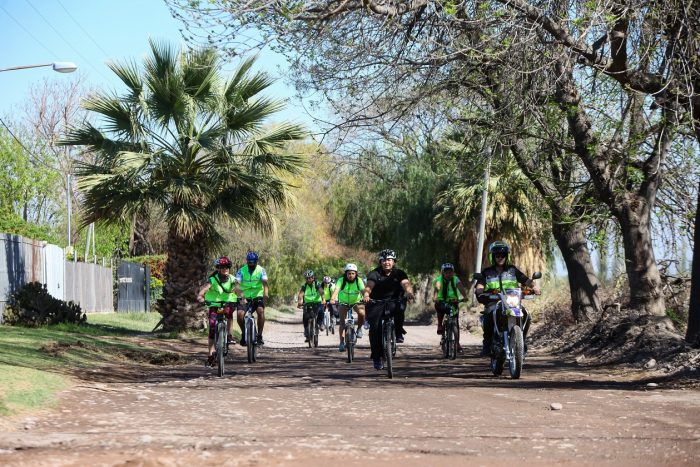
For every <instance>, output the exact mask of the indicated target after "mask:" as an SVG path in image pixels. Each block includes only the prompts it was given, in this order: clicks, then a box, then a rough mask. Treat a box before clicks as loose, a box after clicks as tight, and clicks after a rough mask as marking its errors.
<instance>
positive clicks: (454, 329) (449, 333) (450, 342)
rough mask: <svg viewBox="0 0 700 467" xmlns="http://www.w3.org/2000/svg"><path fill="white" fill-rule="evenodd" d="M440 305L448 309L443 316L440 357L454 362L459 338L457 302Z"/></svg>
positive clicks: (452, 301)
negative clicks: (444, 305)
mask: <svg viewBox="0 0 700 467" xmlns="http://www.w3.org/2000/svg"><path fill="white" fill-rule="evenodd" d="M442 303H444V304H446V305H447V306H448V307H449V311H448V312H447V313H446V314H445V324H444V334H443V336H442V340H441V341H440V346H441V347H442V356H443V357H444V358H449V359H450V360H454V359H455V358H457V343H458V336H459V302H457V301H455V300H451V301H449V302H442Z"/></svg>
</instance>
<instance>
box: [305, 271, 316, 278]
mask: <svg viewBox="0 0 700 467" xmlns="http://www.w3.org/2000/svg"><path fill="white" fill-rule="evenodd" d="M315 275H316V274H314V272H313V271H312V270H311V269H307V270H306V271H304V277H306V278H307V279H308V278H310V277H314V276H315Z"/></svg>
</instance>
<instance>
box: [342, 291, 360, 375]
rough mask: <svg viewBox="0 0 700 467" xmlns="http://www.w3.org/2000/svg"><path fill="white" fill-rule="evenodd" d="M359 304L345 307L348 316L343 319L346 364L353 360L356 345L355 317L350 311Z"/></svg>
mask: <svg viewBox="0 0 700 467" xmlns="http://www.w3.org/2000/svg"><path fill="white" fill-rule="evenodd" d="M358 303H360V302H357V303H353V304H351V305H347V307H348V314H347V316H346V317H345V324H344V325H343V326H344V329H345V350H346V351H347V353H348V363H352V361H353V360H354V359H355V345H356V344H357V332H356V331H355V317H354V316H353V315H352V310H353V309H354V308H355V305H357V304H358Z"/></svg>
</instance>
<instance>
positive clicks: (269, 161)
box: [62, 41, 304, 330]
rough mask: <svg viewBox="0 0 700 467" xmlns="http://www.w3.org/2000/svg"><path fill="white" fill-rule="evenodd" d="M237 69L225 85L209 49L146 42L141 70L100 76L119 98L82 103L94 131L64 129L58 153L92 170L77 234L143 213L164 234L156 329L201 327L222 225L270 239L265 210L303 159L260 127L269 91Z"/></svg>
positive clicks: (285, 131)
mask: <svg viewBox="0 0 700 467" xmlns="http://www.w3.org/2000/svg"><path fill="white" fill-rule="evenodd" d="M253 64H254V60H253V59H247V60H245V61H243V63H242V64H241V66H240V67H239V69H238V70H237V71H236V72H235V73H234V75H233V76H232V77H231V78H229V79H227V80H224V79H223V77H222V76H221V74H220V71H219V57H218V55H217V53H216V52H215V51H214V50H213V49H211V48H202V49H196V50H195V49H192V50H187V51H179V50H177V49H176V48H174V47H172V46H170V45H167V44H163V43H157V42H155V41H150V54H149V56H148V57H146V58H145V59H144V62H143V66H142V67H138V66H137V65H136V64H135V63H134V62H130V63H126V64H115V63H112V64H110V65H109V66H110V68H111V70H112V71H113V72H114V73H115V74H116V75H117V76H118V77H119V78H120V79H121V81H122V82H123V83H124V85H125V86H126V92H125V93H124V94H122V95H118V96H117V95H109V94H97V95H95V96H92V97H90V98H88V99H87V100H86V101H85V102H84V106H85V108H86V109H87V110H89V111H91V112H93V113H95V114H97V115H99V117H100V118H101V119H102V121H103V122H104V126H103V129H98V128H96V127H95V126H93V125H92V124H90V123H84V124H83V125H81V126H78V127H75V128H73V129H72V130H71V131H70V132H69V134H68V135H67V137H66V138H65V140H64V141H63V143H62V144H66V145H79V146H84V147H85V148H86V150H87V151H89V152H90V153H91V154H92V155H93V156H94V159H95V162H94V163H81V164H79V166H78V175H79V181H78V186H79V188H80V190H82V192H83V193H84V207H85V211H86V213H87V214H86V217H85V218H84V220H83V222H84V223H85V224H88V223H90V222H97V221H102V222H130V221H131V220H132V219H133V217H134V216H135V215H137V214H139V213H142V212H148V211H150V210H151V209H155V210H158V211H159V212H162V216H163V218H164V220H165V222H166V223H167V226H168V227H167V228H168V232H167V233H168V240H167V254H168V257H167V262H166V265H165V279H166V283H165V286H164V289H163V298H162V299H161V300H159V301H158V303H157V308H158V311H159V312H160V313H161V314H162V315H163V323H164V327H165V329H174V330H181V329H186V328H197V327H201V325H202V323H203V318H204V314H203V313H204V310H203V309H202V307H201V305H199V304H197V303H196V302H195V299H196V288H197V287H198V286H199V285H200V284H201V283H202V281H203V279H204V278H205V277H206V274H207V272H208V271H207V270H208V268H209V264H210V258H209V255H210V252H211V250H212V248H213V247H215V246H216V245H217V244H220V243H221V240H222V236H221V234H220V233H219V232H218V231H217V226H218V225H219V222H220V221H227V222H230V223H232V224H233V225H255V226H257V227H259V228H261V229H270V228H271V227H272V225H273V223H274V220H273V219H272V216H271V214H272V210H273V209H275V208H276V207H281V206H285V205H286V204H287V203H288V202H289V200H290V196H289V195H290V185H289V183H287V182H286V181H285V180H284V177H285V176H287V175H288V174H295V173H297V172H298V171H299V170H300V169H301V168H302V166H303V161H302V159H301V158H300V157H299V156H298V155H296V154H293V153H288V152H286V151H285V145H286V144H287V143H288V142H290V141H294V140H298V139H300V138H302V137H303V134H304V133H303V131H302V129H301V128H300V127H299V126H297V125H291V124H286V123H283V124H280V125H276V126H263V122H264V120H265V119H266V118H267V117H269V116H270V115H272V114H274V113H275V112H276V111H277V110H279V109H280V108H281V106H282V104H281V103H280V102H277V101H275V100H272V99H269V98H265V97H261V96H260V93H261V92H262V91H264V90H265V89H266V88H267V87H268V86H269V85H270V84H271V83H272V81H271V79H270V78H269V77H268V76H267V75H266V74H264V73H252V72H251V68H252V66H253Z"/></svg>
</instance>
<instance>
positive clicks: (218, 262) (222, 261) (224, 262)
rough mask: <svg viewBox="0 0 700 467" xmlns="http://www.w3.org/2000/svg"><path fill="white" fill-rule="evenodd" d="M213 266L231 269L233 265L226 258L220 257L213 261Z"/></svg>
mask: <svg viewBox="0 0 700 467" xmlns="http://www.w3.org/2000/svg"><path fill="white" fill-rule="evenodd" d="M214 266H216V267H217V268H229V269H230V268H231V266H233V263H232V262H231V260H230V259H228V256H222V257H221V258H219V259H217V260H216V261H214Z"/></svg>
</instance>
